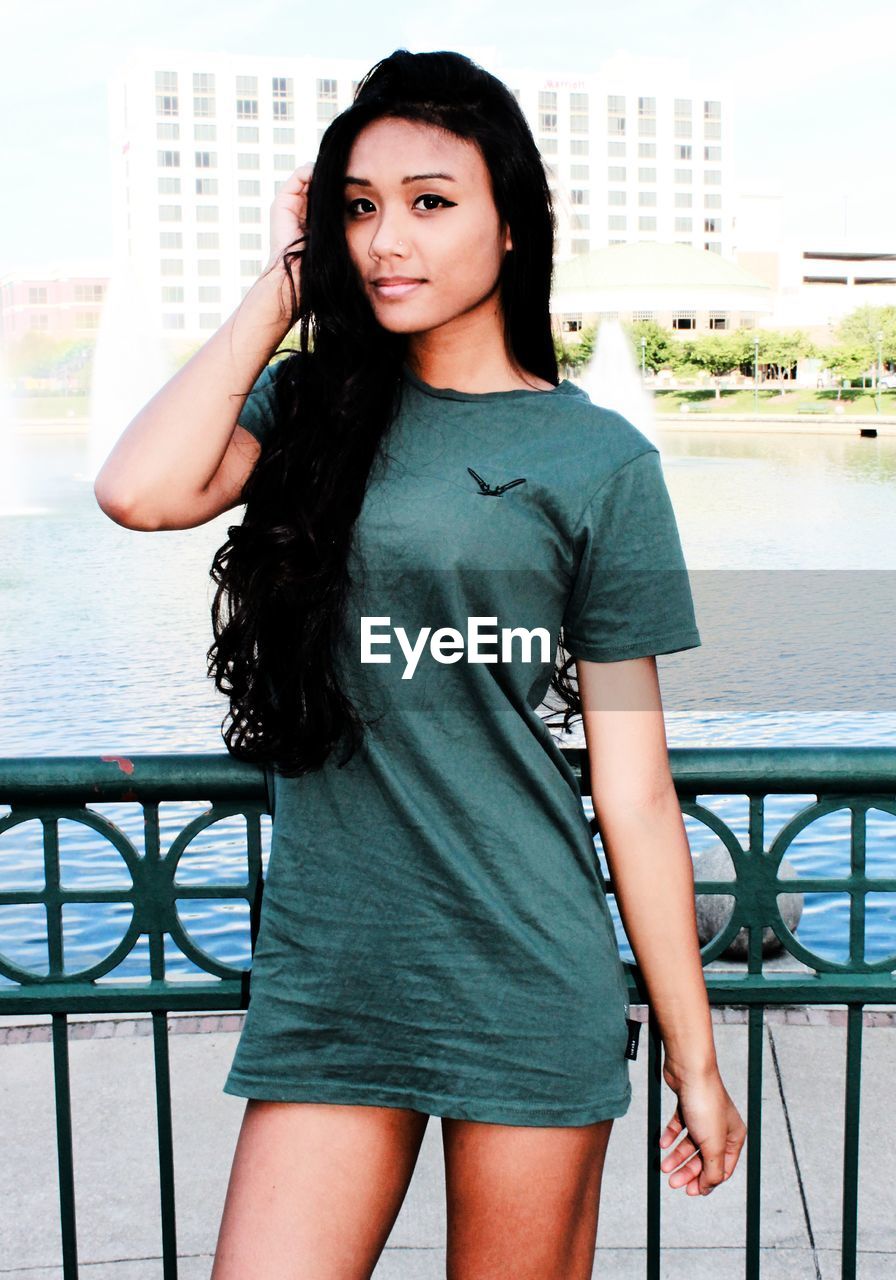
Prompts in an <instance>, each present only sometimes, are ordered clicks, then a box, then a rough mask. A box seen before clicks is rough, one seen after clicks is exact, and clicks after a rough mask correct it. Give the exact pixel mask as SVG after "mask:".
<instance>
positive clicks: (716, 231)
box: [703, 218, 722, 236]
mask: <svg viewBox="0 0 896 1280" xmlns="http://www.w3.org/2000/svg"><path fill="white" fill-rule="evenodd" d="M703 231H704V233H705V234H707V235H714V236H718V235H721V234H722V219H721V218H704V219H703Z"/></svg>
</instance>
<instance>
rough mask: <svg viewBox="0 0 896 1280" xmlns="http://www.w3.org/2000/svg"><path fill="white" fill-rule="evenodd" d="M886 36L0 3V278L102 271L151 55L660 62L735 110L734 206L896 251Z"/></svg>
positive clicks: (594, 21)
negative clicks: (132, 119)
mask: <svg viewBox="0 0 896 1280" xmlns="http://www.w3.org/2000/svg"><path fill="white" fill-rule="evenodd" d="M547 15H551V16H552V18H553V20H552V21H548V17H547ZM893 34H894V23H893V18H892V4H891V0H886V3H880V2H878V0H852V3H849V4H844V3H842V0H841V2H839V3H834V2H832V0H812V2H811V3H809V2H808V0H775V3H772V2H771V0H752V3H750V4H737V5H735V4H725V3H724V2H723V0H662V2H660V0H628V3H622V4H620V3H616V4H613V5H610V4H608V3H606V2H605V0H589V2H588V3H583V0H568V3H567V4H566V5H565V6H552V5H550V4H549V3H546V2H545V0H489V2H488V3H485V2H484V0H438V2H437V3H424V2H423V0H408V2H406V0H400V2H398V0H377V3H370V2H368V3H360V2H359V0H339V2H338V3H331V4H323V3H314V4H311V3H308V0H291V2H290V3H283V2H282V0H242V2H241V3H234V2H233V0H139V2H138V0H0V47H2V48H3V53H4V55H5V56H4V57H3V59H2V63H3V75H2V76H0V120H2V121H3V128H4V136H3V138H2V140H0V163H2V169H0V172H2V174H3V186H4V198H3V200H2V202H0V274H2V273H3V272H4V271H9V270H14V269H16V268H17V267H24V266H27V265H29V264H39V263H47V262H50V261H53V262H64V261H66V260H70V259H75V258H92V257H101V258H102V257H105V256H107V255H109V254H111V247H112V225H111V203H112V201H111V185H110V175H109V169H108V142H107V129H108V125H107V108H106V81H107V78H108V76H109V75H110V73H111V71H112V70H113V68H114V67H115V66H116V64H117V63H118V62H119V61H120V60H121V59H123V58H125V57H127V56H128V55H129V54H131V53H132V52H135V51H138V50H141V49H148V48H154V47H166V46H167V47H177V48H183V49H191V50H196V51H202V52H209V53H214V52H235V51H243V52H247V53H253V54H256V53H257V54H271V53H274V52H276V51H277V50H278V49H285V50H287V51H289V52H290V53H293V54H296V55H298V54H306V53H310V54H317V55H324V56H326V55H333V56H337V57H357V58H361V59H363V60H364V61H365V62H366V63H367V64H368V65H370V64H372V63H374V62H376V61H377V60H378V59H379V58H381V57H384V56H385V55H386V54H387V53H390V52H391V51H392V50H393V49H396V48H400V47H404V48H408V49H411V50H412V51H414V52H418V51H421V50H425V49H457V50H459V51H460V52H464V53H468V54H469V55H470V56H472V57H475V58H477V60H478V61H480V62H482V63H483V65H485V66H486V67H487V68H488V69H489V70H493V71H494V73H495V74H496V75H499V76H500V75H501V68H502V66H506V67H523V68H529V69H534V70H542V71H544V72H545V73H548V74H549V73H558V74H559V73H565V74H568V73H573V72H589V71H592V70H596V69H597V68H598V67H599V66H601V65H602V64H603V63H604V62H606V61H607V60H608V59H611V58H614V57H620V58H624V57H625V56H626V55H627V56H629V57H637V58H641V57H650V58H669V57H671V58H673V59H675V60H676V61H677V62H678V63H679V64H680V65H681V66H682V67H683V68H685V69H687V70H689V71H690V73H691V74H692V75H694V76H697V77H722V80H723V84H724V86H725V88H726V90H727V91H728V92H729V93H730V94H732V95H733V106H734V113H735V162H736V172H737V185H736V190H737V192H738V193H751V194H779V195H782V196H784V197H785V198H786V206H785V208H786V222H787V225H786V227H785V230H786V229H787V227H790V228H799V229H800V231H801V232H803V233H804V235H805V236H806V238H807V239H812V240H814V241H815V242H816V243H819V242H820V241H823V240H826V243H825V245H824V247H826V248H831V247H833V243H832V242H833V239H834V237H835V236H842V235H843V233H844V231H845V232H846V234H847V237H848V239H849V240H851V241H853V242H855V243H858V241H859V239H860V238H861V242H862V244H863V245H864V246H865V247H868V246H869V241H871V242H873V243H871V245H870V247H873V248H876V249H878V250H881V251H894V249H896V217H894V209H896V166H894V164H893V159H892V155H893V151H892V140H891V135H892V122H893V115H894V109H896V88H894V86H896V77H894V74H893ZM490 57H493V58H494V59H495V61H494V62H490V61H489V60H488V59H489V58H490Z"/></svg>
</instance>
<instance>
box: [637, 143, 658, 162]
mask: <svg viewBox="0 0 896 1280" xmlns="http://www.w3.org/2000/svg"><path fill="white" fill-rule="evenodd" d="M638 157H639V159H641V160H653V159H655V157H656V143H655V142H639V143H638Z"/></svg>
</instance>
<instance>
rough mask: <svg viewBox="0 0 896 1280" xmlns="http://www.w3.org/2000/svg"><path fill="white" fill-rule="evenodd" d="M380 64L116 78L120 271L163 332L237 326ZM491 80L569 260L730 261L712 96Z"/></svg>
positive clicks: (592, 77)
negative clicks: (273, 248) (331, 134)
mask: <svg viewBox="0 0 896 1280" xmlns="http://www.w3.org/2000/svg"><path fill="white" fill-rule="evenodd" d="M371 61H372V60H371ZM369 65H370V62H366V61H364V60H359V59H341V58H325V57H314V58H310V57H291V56H287V55H282V56H281V55H277V56H273V57H271V56H264V57H259V56H249V55H246V56H243V55H240V54H230V53H227V54H221V53H215V54H208V55H200V54H196V53H194V52H193V53H187V52H183V51H179V50H155V51H153V52H152V53H147V54H142V55H140V56H139V57H138V58H136V59H135V60H133V61H131V62H130V63H128V64H126V65H125V66H124V67H123V68H122V69H121V71H120V72H119V73H118V74H117V76H116V78H115V79H114V80H113V81H112V82H111V84H110V87H109V113H110V126H111V159H112V166H113V190H114V192H115V198H116V201H117V207H116V210H115V218H114V226H115V244H114V256H115V258H116V260H118V261H121V260H122V259H126V260H127V261H128V263H129V264H130V265H131V267H132V269H133V267H134V265H135V264H137V266H138V268H139V272H140V274H141V277H142V278H143V281H144V289H145V295H144V296H145V297H146V299H147V302H148V305H149V307H150V308H151V309H155V308H157V315H156V321H157V326H158V329H159V330H160V331H167V332H169V333H171V332H173V331H176V332H178V333H179V334H182V335H183V336H184V337H191V338H202V337H203V336H207V335H208V332H209V331H210V330H214V329H216V328H217V327H218V326H219V325H220V324H221V323H222V322H223V320H224V319H225V318H226V317H227V315H229V314H230V312H231V311H232V310H233V308H234V307H235V306H236V305H237V303H238V302H239V300H240V298H241V297H242V296H243V294H245V292H246V290H247V289H248V288H249V287H250V285H251V284H252V282H253V280H254V279H255V278H256V277H257V275H258V274H259V272H260V271H261V270H262V268H263V266H264V263H265V261H266V260H267V256H268V235H269V232H268V216H269V209H270V204H271V201H272V200H273V198H274V195H275V194H276V191H277V189H278V187H279V184H280V183H281V182H282V181H283V179H284V178H285V177H286V176H287V175H288V174H289V173H290V172H291V171H292V170H293V169H294V168H295V167H296V166H297V165H299V164H302V163H304V162H305V161H306V160H313V159H314V156H315V155H316V152H317V147H318V143H319V141H320V138H321V136H322V134H323V132H324V130H325V129H326V127H327V125H328V123H329V121H330V120H331V119H332V118H333V116H335V115H336V114H338V112H340V111H342V110H344V108H346V107H347V106H349V105H350V103H351V100H352V95H353V93H354V90H355V88H356V86H357V83H358V81H359V80H360V78H361V76H362V75H363V74H364V72H365V71H366V70H367V69H368V67H369ZM489 69H490V70H493V72H494V74H495V75H497V76H499V77H500V78H501V79H502V80H503V81H504V82H505V83H506V84H507V85H508V86H509V87H510V88H511V89H512V90H513V91H514V93H515V94H516V95H517V98H518V100H519V102H520V105H521V107H522V109H523V111H524V113H525V115H526V117H527V119H528V121H529V123H530V126H531V128H532V132H533V134H534V136H535V139H536V141H537V144H538V146H539V148H540V150H541V153H542V155H543V157H544V160H545V163H546V165H547V166H548V168H549V173H550V181H551V186H552V189H553V191H554V198H555V208H556V213H557V218H558V236H557V255H556V256H557V260H558V261H563V260H565V259H568V258H572V257H573V256H574V255H577V254H585V253H589V252H590V251H591V250H593V249H599V248H606V247H607V246H609V245H613V244H626V243H633V242H638V241H648V242H660V243H681V244H687V245H690V246H691V247H693V248H694V249H697V250H701V251H702V250H709V251H712V252H715V253H718V254H721V255H723V256H724V257H729V256H731V255H732V253H733V249H734V235H733V192H734V189H735V188H734V174H733V157H732V112H731V106H730V104H729V102H727V101H726V99H725V95H724V94H723V92H722V91H721V89H720V88H719V87H718V86H713V85H709V84H704V83H698V82H696V81H693V80H687V79H686V78H684V77H683V76H681V75H678V76H676V75H673V74H672V73H671V72H670V71H669V70H668V69H666V70H662V69H658V67H657V66H656V65H655V64H643V66H642V65H641V64H639V62H638V60H633V61H630V62H626V63H623V64H621V65H620V64H619V63H616V64H614V65H612V66H609V65H608V66H606V67H604V68H603V69H599V70H598V71H596V72H595V73H593V74H583V75H580V76H578V75H562V76H552V75H550V74H547V73H545V74H542V73H540V72H534V71H522V70H520V71H517V70H514V69H513V68H508V67H504V66H501V65H494V66H492V65H490V64H489Z"/></svg>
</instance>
